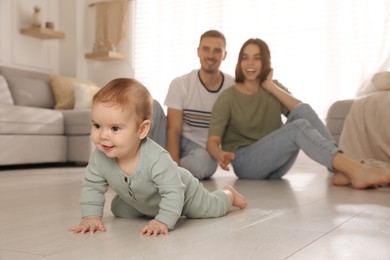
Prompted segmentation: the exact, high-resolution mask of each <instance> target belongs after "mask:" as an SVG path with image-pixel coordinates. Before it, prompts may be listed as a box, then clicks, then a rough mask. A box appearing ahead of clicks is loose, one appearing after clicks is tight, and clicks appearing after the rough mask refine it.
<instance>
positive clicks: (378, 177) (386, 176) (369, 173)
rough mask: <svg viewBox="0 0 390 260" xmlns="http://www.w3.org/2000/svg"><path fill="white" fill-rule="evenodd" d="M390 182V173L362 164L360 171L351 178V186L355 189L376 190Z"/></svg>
mask: <svg viewBox="0 0 390 260" xmlns="http://www.w3.org/2000/svg"><path fill="white" fill-rule="evenodd" d="M389 182H390V171H389V170H385V169H381V168H377V167H372V166H368V165H365V164H361V167H360V170H359V171H358V172H356V174H354V175H353V176H351V184H352V187H353V188H355V189H367V188H376V187H377V186H378V185H383V184H387V183H389Z"/></svg>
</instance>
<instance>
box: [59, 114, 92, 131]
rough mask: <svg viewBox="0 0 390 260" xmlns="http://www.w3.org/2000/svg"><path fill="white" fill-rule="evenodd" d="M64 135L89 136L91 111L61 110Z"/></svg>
mask: <svg viewBox="0 0 390 260" xmlns="http://www.w3.org/2000/svg"><path fill="white" fill-rule="evenodd" d="M61 112H62V114H63V116H64V125H65V134H66V135H89V134H90V133H91V110H90V109H83V110H62V111H61Z"/></svg>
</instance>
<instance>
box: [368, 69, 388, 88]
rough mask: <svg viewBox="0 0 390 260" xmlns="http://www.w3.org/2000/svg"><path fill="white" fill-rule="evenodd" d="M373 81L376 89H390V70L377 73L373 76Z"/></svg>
mask: <svg viewBox="0 0 390 260" xmlns="http://www.w3.org/2000/svg"><path fill="white" fill-rule="evenodd" d="M372 83H373V84H374V87H375V89H376V90H390V71H382V72H378V73H376V74H375V75H374V76H373V77H372Z"/></svg>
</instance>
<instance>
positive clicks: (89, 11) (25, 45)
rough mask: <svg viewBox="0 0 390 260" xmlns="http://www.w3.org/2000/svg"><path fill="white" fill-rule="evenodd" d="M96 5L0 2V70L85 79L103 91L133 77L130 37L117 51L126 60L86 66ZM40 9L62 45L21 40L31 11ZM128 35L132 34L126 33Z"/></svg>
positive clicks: (76, 0)
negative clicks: (114, 81)
mask: <svg viewBox="0 0 390 260" xmlns="http://www.w3.org/2000/svg"><path fill="white" fill-rule="evenodd" d="M97 1H100V0H96V1H93V0H62V1H61V0H0V65H1V66H8V67H14V68H20V69H27V70H32V71H38V72H45V73H51V74H60V75H64V76H73V77H78V78H82V79H89V80H92V81H94V82H96V83H97V84H98V85H100V86H103V85H104V84H106V83H107V82H108V81H110V80H112V79H113V78H117V77H133V76H134V69H133V62H132V60H133V59H132V52H133V49H132V46H133V45H132V41H133V39H132V37H131V35H129V37H128V39H127V40H126V41H125V42H124V43H123V44H122V45H121V47H120V48H121V49H120V50H121V51H123V52H125V53H126V54H127V56H126V59H125V60H121V61H107V62H102V61H96V60H87V59H85V57H84V55H85V53H87V52H91V51H92V45H93V41H94V32H95V28H94V20H95V9H94V7H89V4H90V3H93V2H97ZM129 4H130V7H129V9H130V10H129V14H130V17H129V28H132V24H133V15H132V14H133V10H134V8H133V4H134V3H133V1H130V2H129ZM35 5H38V6H40V7H41V9H42V20H43V22H45V21H52V22H54V24H55V30H58V31H62V32H64V33H65V38H64V39H54V40H42V39H37V38H33V37H29V36H26V35H22V34H20V29H21V28H25V27H30V26H31V23H32V15H33V8H34V6H35ZM130 31H131V30H130Z"/></svg>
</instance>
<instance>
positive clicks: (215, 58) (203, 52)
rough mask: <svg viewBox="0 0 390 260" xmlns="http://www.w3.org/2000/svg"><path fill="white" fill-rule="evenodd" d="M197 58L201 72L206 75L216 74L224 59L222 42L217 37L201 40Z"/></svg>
mask: <svg viewBox="0 0 390 260" xmlns="http://www.w3.org/2000/svg"><path fill="white" fill-rule="evenodd" d="M198 57H199V61H200V68H201V70H203V71H205V72H207V73H215V72H218V71H219V67H220V66H221V63H222V61H223V60H224V59H225V57H226V50H225V45H224V43H223V40H222V39H220V38H218V37H205V38H203V39H202V41H201V42H200V46H199V47H198Z"/></svg>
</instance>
